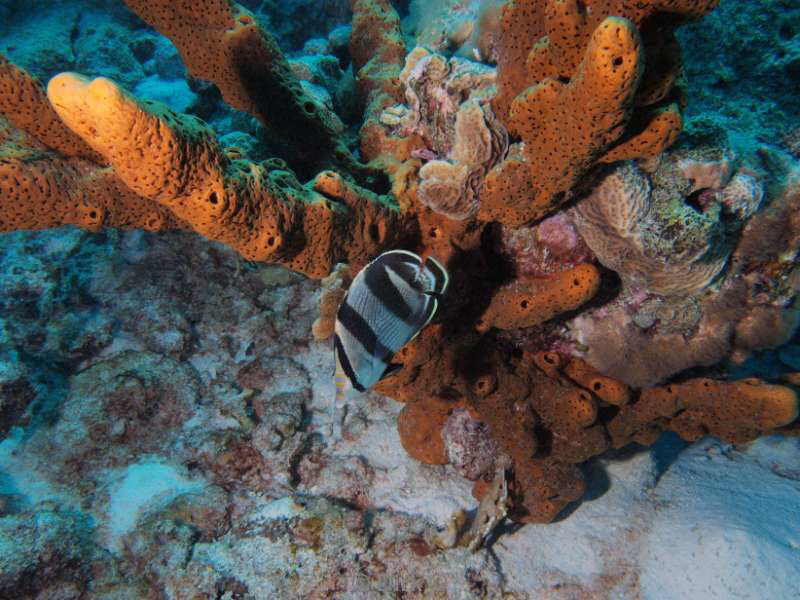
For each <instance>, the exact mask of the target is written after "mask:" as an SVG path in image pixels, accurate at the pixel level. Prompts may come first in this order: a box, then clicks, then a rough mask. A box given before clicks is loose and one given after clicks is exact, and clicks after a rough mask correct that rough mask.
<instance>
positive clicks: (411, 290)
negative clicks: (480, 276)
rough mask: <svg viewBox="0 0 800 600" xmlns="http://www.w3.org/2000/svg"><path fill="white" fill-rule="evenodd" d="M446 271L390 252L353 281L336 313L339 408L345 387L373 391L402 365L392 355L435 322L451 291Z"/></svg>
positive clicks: (430, 262)
mask: <svg viewBox="0 0 800 600" xmlns="http://www.w3.org/2000/svg"><path fill="white" fill-rule="evenodd" d="M448 281H449V278H448V275H447V270H446V269H445V268H444V267H443V266H442V265H441V263H439V261H437V260H436V259H435V258H433V257H428V258H427V259H425V260H424V261H423V259H422V258H420V257H419V256H418V255H416V254H414V253H413V252H408V251H407V250H390V251H389V252H384V253H383V254H381V255H380V256H378V257H377V258H376V259H375V260H373V261H372V262H371V263H369V264H368V265H367V266H365V267H364V268H363V269H361V271H359V272H358V274H357V275H356V276H355V278H354V279H353V282H352V284H351V285H350V288H349V289H348V290H347V294H345V297H344V299H343V300H342V303H341V305H340V307H339V312H338V313H337V315H336V323H335V325H334V336H333V345H334V353H335V356H336V375H335V383H336V405H338V406H340V407H341V406H342V405H343V404H344V403H345V400H346V393H347V387H349V386H352V387H354V388H355V389H356V390H358V391H359V392H363V391H364V390H367V389H369V388H370V387H372V386H373V385H375V384H376V383H377V382H378V381H380V380H381V379H382V378H383V377H385V376H386V375H388V374H389V373H391V372H392V371H393V370H394V369H395V368H398V367H399V365H394V364H392V362H391V359H392V356H393V355H394V354H395V353H396V352H397V351H398V350H400V348H402V347H403V346H405V345H406V343H408V342H409V341H410V340H411V339H413V338H414V337H415V336H416V335H417V334H418V333H419V332H420V331H421V330H422V329H423V328H424V327H425V326H426V325H427V324H428V323H429V322H430V321H431V319H432V318H433V315H434V314H436V309H437V307H438V305H439V299H440V298H441V297H442V295H443V294H444V293H445V291H446V290H447V284H448Z"/></svg>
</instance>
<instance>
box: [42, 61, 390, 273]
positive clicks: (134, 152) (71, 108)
mask: <svg viewBox="0 0 800 600" xmlns="http://www.w3.org/2000/svg"><path fill="white" fill-rule="evenodd" d="M47 93H48V97H49V98H50V101H51V103H52V104H53V106H54V107H55V109H56V111H57V112H58V115H59V117H61V119H62V121H63V122H64V123H65V124H66V125H67V126H68V127H70V129H72V130H73V131H74V132H75V133H77V134H78V135H79V136H80V137H81V138H83V139H84V140H85V141H86V142H87V143H88V144H89V145H90V146H91V147H92V148H93V149H94V150H95V151H97V152H99V153H100V154H101V155H103V157H104V158H105V159H106V160H107V161H108V162H109V163H110V164H111V165H112V167H113V168H114V172H115V173H116V174H117V175H118V176H119V177H120V179H121V180H122V181H123V182H124V183H125V185H127V186H128V187H129V188H130V189H131V190H132V191H134V192H136V193H137V194H139V195H141V196H144V197H145V198H148V199H151V200H153V201H155V202H157V203H159V204H161V205H163V206H165V207H166V208H168V209H169V210H170V211H172V213H173V214H174V215H175V216H176V217H177V218H178V219H180V220H182V221H185V222H186V223H188V224H189V225H190V227H191V228H192V229H194V230H195V231H196V232H198V233H200V234H202V235H204V236H205V237H208V238H210V239H214V240H217V241H220V242H223V243H225V244H228V245H230V246H231V247H232V248H234V249H235V250H236V251H237V252H239V253H240V254H241V255H242V256H244V257H245V258H247V259H249V260H263V261H271V262H280V263H282V264H285V265H287V266H288V267H289V268H291V269H293V270H295V271H298V272H302V273H305V274H307V275H309V276H311V277H317V278H321V277H324V276H325V275H327V274H328V273H329V272H330V270H331V268H332V267H333V265H334V264H335V263H336V262H345V261H346V262H350V263H358V262H359V261H362V262H363V261H365V260H367V259H368V258H369V257H371V256H374V255H375V254H377V253H378V252H379V251H380V249H381V248H382V247H383V246H384V245H385V244H388V243H390V242H391V241H393V238H392V236H394V235H400V234H402V231H403V224H402V218H401V216H400V214H399V213H398V212H397V211H396V210H395V209H394V207H392V206H391V204H390V202H389V201H388V199H386V198H383V197H378V196H376V195H374V194H370V193H368V192H367V191H366V190H362V191H363V194H362V195H361V196H358V193H357V190H359V189H360V188H358V187H357V186H355V185H352V184H348V185H344V184H342V185H340V186H339V187H338V188H336V189H338V190H339V191H340V192H341V194H340V195H341V196H342V197H336V196H335V193H334V192H335V190H329V191H331V196H333V197H332V198H331V197H330V196H324V195H322V194H321V193H318V192H316V191H314V190H313V189H310V188H308V187H304V186H302V185H300V183H299V182H298V181H297V179H296V178H295V176H294V174H293V173H292V172H291V171H288V170H286V168H285V165H283V164H280V162H279V161H273V162H271V161H264V162H263V163H259V164H255V163H252V162H249V161H245V160H239V159H231V158H229V157H228V156H226V155H225V153H223V152H222V150H221V148H220V147H219V145H218V143H217V140H216V138H215V137H214V135H213V133H212V131H211V130H210V128H208V127H207V126H206V125H204V124H203V123H201V122H200V121H199V120H197V119H195V118H193V117H189V116H185V115H178V114H175V113H173V112H172V111H170V110H169V109H167V108H166V107H164V106H163V105H159V104H157V103H148V104H147V106H144V105H141V104H139V103H138V102H137V101H136V99H135V98H133V97H132V96H131V95H129V94H128V93H127V92H125V91H124V90H122V89H121V88H119V87H118V86H116V85H115V84H114V83H113V82H112V81H110V80H108V79H105V78H97V79H95V80H93V81H89V80H87V79H85V78H83V77H81V76H79V75H76V74H73V73H62V74H61V75H57V76H56V77H54V78H53V79H52V80H51V81H50V83H49V85H48V90H47ZM314 185H316V186H321V187H324V186H325V185H326V184H325V182H315V184H314ZM328 189H329V186H328V187H327V188H326V190H328ZM356 197H358V198H359V199H360V200H362V201H361V202H356ZM332 200H333V201H332Z"/></svg>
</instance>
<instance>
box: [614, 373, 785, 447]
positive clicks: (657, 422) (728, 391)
mask: <svg viewBox="0 0 800 600" xmlns="http://www.w3.org/2000/svg"><path fill="white" fill-rule="evenodd" d="M797 416H798V397H797V393H796V392H795V391H794V390H793V389H791V388H789V387H785V386H780V385H770V384H767V383H764V382H763V381H761V380H759V379H744V380H741V381H735V382H720V381H714V380H711V379H702V378H701V379H690V380H689V381H686V382H684V383H677V384H672V385H667V386H662V387H655V388H651V389H648V390H644V391H643V392H642V393H641V395H640V396H639V399H638V400H637V401H636V402H633V403H631V404H629V405H628V406H626V407H623V409H622V410H620V412H619V414H618V415H617V416H616V417H614V418H613V419H612V420H611V421H610V422H609V423H608V431H609V433H610V434H611V437H612V440H613V443H614V445H615V446H616V447H620V446H623V445H625V444H627V443H629V442H630V441H632V440H635V441H639V442H642V443H651V442H652V441H653V439H654V436H657V434H658V433H660V431H661V430H663V429H670V430H672V431H674V432H675V433H677V434H678V435H680V436H681V437H682V438H684V439H686V440H690V441H694V440H696V439H699V438H700V437H702V436H703V435H706V434H709V433H710V434H711V435H714V436H716V437H718V438H720V439H722V440H726V441H730V442H742V441H747V440H751V439H755V438H756V437H758V436H759V435H763V434H764V433H766V432H768V431H771V430H773V429H777V428H778V427H782V426H784V425H787V424H789V423H791V422H792V421H794V420H795V419H796V418H797Z"/></svg>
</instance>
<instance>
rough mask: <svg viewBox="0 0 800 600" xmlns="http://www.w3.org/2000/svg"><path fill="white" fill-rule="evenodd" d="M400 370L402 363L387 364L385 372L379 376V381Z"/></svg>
mask: <svg viewBox="0 0 800 600" xmlns="http://www.w3.org/2000/svg"><path fill="white" fill-rule="evenodd" d="M402 368H403V364H402V363H389V364H388V365H386V370H385V371H384V372H383V375H381V379H383V378H384V377H388V376H389V375H391V374H392V373H394V372H395V371H399V370H400V369H402Z"/></svg>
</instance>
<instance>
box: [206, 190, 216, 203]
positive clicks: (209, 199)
mask: <svg viewBox="0 0 800 600" xmlns="http://www.w3.org/2000/svg"><path fill="white" fill-rule="evenodd" d="M208 201H209V202H210V203H211V204H216V203H217V202H219V199H218V198H217V192H211V195H210V196H209V197H208Z"/></svg>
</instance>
